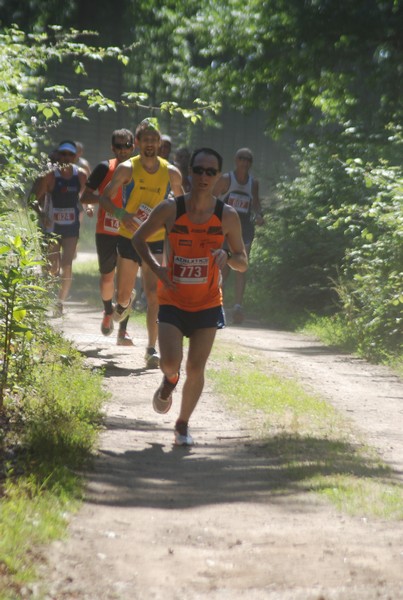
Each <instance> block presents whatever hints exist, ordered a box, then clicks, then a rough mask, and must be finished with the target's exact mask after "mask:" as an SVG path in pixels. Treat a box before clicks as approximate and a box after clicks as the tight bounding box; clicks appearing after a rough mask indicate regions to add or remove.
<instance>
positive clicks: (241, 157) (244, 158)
mask: <svg viewBox="0 0 403 600" xmlns="http://www.w3.org/2000/svg"><path fill="white" fill-rule="evenodd" d="M237 158H238V159H239V160H247V161H248V162H252V159H251V157H250V156H242V155H241V156H237Z"/></svg>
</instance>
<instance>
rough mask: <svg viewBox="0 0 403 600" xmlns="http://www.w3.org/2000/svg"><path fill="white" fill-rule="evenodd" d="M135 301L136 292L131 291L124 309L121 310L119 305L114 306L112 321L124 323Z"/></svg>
mask: <svg viewBox="0 0 403 600" xmlns="http://www.w3.org/2000/svg"><path fill="white" fill-rule="evenodd" d="M135 299H136V290H132V293H131V294H130V300H129V304H128V305H127V306H126V308H122V307H121V306H120V305H119V304H117V305H116V306H115V308H114V309H113V320H114V321H116V322H117V323H120V322H121V321H124V320H125V319H126V317H128V316H129V315H130V312H131V310H132V303H133V302H134V300H135Z"/></svg>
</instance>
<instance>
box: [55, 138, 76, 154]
mask: <svg viewBox="0 0 403 600" xmlns="http://www.w3.org/2000/svg"><path fill="white" fill-rule="evenodd" d="M63 150H66V151H67V152H72V153H73V154H77V146H76V145H75V143H74V142H71V141H70V140H65V141H64V142H60V145H59V147H58V149H57V151H58V152H62V151H63Z"/></svg>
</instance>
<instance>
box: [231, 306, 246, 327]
mask: <svg viewBox="0 0 403 600" xmlns="http://www.w3.org/2000/svg"><path fill="white" fill-rule="evenodd" d="M244 319H245V315H244V312H243V309H242V306H241V305H240V304H235V306H234V308H233V309H232V322H233V323H234V324H235V325H240V324H241V323H243V321H244Z"/></svg>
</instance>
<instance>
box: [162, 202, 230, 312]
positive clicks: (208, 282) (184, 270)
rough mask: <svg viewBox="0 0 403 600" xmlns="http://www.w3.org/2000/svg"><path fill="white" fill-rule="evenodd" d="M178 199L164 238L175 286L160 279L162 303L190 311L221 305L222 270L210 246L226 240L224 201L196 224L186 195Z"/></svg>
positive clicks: (218, 244)
mask: <svg viewBox="0 0 403 600" xmlns="http://www.w3.org/2000/svg"><path fill="white" fill-rule="evenodd" d="M175 202H176V220H175V223H174V225H173V227H172V229H171V231H170V232H169V233H167V235H166V238H165V259H166V265H167V267H168V270H169V275H170V278H171V280H172V281H173V282H174V283H175V285H176V288H175V289H174V290H170V289H167V288H166V287H164V286H163V284H162V282H161V281H158V301H159V304H171V305H173V306H176V307H178V308H180V309H182V310H187V311H189V312H195V311H199V310H205V309H207V308H214V307H216V306H220V305H221V304H222V291H221V272H220V269H219V268H218V267H217V265H216V264H215V262H214V260H213V256H212V254H211V250H218V249H219V248H221V247H222V245H223V243H224V234H223V231H222V222H221V221H222V212H223V208H224V203H223V202H222V201H221V200H217V201H216V206H215V209H214V213H213V214H212V215H211V217H210V218H209V219H208V221H206V223H201V224H199V223H197V224H196V223H192V222H191V221H190V219H189V217H188V216H187V213H186V206H185V198H184V196H179V197H178V198H176V200H175Z"/></svg>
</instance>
